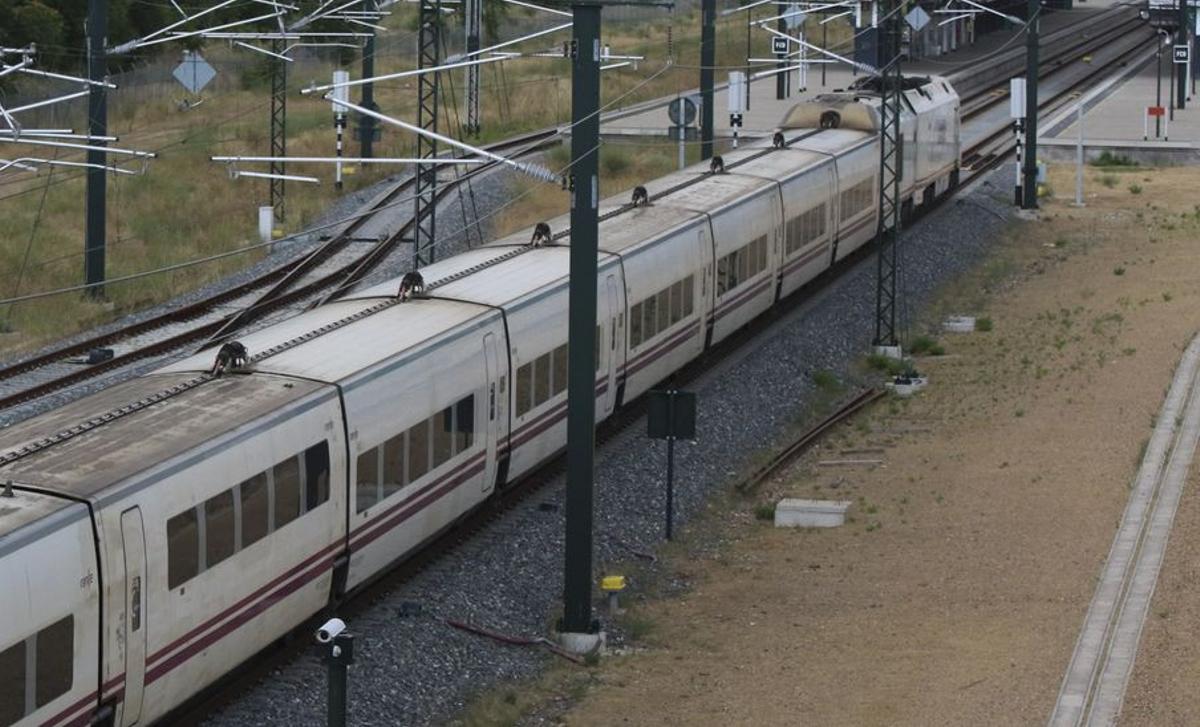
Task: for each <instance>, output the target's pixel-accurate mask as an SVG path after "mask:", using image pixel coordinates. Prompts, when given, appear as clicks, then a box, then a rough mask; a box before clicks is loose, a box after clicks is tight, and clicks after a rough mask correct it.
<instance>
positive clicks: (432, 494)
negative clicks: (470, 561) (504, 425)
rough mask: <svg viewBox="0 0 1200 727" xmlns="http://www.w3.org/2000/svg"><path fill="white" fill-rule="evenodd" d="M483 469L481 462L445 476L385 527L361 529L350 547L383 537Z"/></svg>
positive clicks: (389, 520)
mask: <svg viewBox="0 0 1200 727" xmlns="http://www.w3.org/2000/svg"><path fill="white" fill-rule="evenodd" d="M481 471H484V463H482V462H479V463H478V464H476V465H475V467H472V468H470V469H468V470H464V471H462V473H460V474H458V476H456V477H452V479H449V480H448V479H446V477H443V479H442V485H440V486H439V487H438V488H437V489H433V491H427V492H426V494H425V495H424V497H421V498H420V499H413V500H409V501H408V503H406V504H407V505H408V507H407V509H406V510H403V511H401V512H398V513H396V515H392V516H390V517H389V518H388V521H386V522H384V523H382V525H383V527H372V528H371V529H370V530H359V533H358V535H355V536H354V539H352V540H350V549H352V551H354V549H361V548H362V547H364V546H366V545H367V543H370V542H373V541H374V540H377V539H378V537H382V536H383V535H384V534H385V533H388V530H391V529H392V528H395V527H396V525H398V524H401V523H402V522H404V521H406V519H408V518H410V517H413V516H414V515H416V513H418V512H420V511H421V510H425V509H426V507H428V506H430V505H432V504H433V503H436V501H437V500H439V499H442V497H443V495H445V494H446V493H448V492H450V491H452V489H455V488H456V487H458V486H460V485H462V483H463V482H466V481H468V480H470V479H472V477H474V476H475V475H478V474H479V473H481Z"/></svg>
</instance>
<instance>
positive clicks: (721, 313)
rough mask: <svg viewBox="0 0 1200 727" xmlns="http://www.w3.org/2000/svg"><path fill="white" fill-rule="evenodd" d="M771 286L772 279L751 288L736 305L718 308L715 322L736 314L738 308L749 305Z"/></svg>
mask: <svg viewBox="0 0 1200 727" xmlns="http://www.w3.org/2000/svg"><path fill="white" fill-rule="evenodd" d="M770 285H771V279H770V278H767V279H766V280H763V281H761V282H759V283H756V284H755V285H753V286H752V287H750V288H749V289H748V290H747V291H746V292H745V293H744V294H742V296H741V298H740V299H738V301H737V302H736V303H733V302H730V303H729V304H727V305H726V306H725V307H723V308H718V309H717V314H716V315H715V316H713V322H716V321H719V320H721V319H722V318H724V317H725V316H727V315H729V314H730V313H732V312H734V311H735V310H737V309H738V308H741V307H742V305H743V304H745V303H747V302H748V301H751V300H754V298H755V296H757V295H759V294H761V293H762V292H763V291H764V290H766V289H767V288H768V287H769V286H770Z"/></svg>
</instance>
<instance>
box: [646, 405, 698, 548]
mask: <svg viewBox="0 0 1200 727" xmlns="http://www.w3.org/2000/svg"><path fill="white" fill-rule="evenodd" d="M646 397H647V399H646V429H647V432H646V434H647V436H649V437H650V438H651V439H665V440H667V512H666V516H667V540H671V538H672V536H673V531H674V521H675V440H676V439H693V440H694V439H695V438H696V393H695V392H693V391H679V390H678V389H667V390H665V391H663V390H656V391H651V392H650V393H648V394H647V395H646Z"/></svg>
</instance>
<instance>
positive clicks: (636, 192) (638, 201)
mask: <svg viewBox="0 0 1200 727" xmlns="http://www.w3.org/2000/svg"><path fill="white" fill-rule="evenodd" d="M638 205H641V206H642V207H649V206H650V193H649V192H647V191H646V188H645V187H643V186H642V185H640V184H639V185H638V186H636V187H634V188H633V206H634V207H637V206H638Z"/></svg>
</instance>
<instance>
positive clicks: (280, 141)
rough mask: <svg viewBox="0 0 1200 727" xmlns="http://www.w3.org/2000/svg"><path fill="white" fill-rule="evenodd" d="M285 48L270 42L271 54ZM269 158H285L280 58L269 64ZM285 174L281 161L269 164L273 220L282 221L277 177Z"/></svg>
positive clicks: (284, 83) (282, 43) (283, 79)
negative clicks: (273, 211)
mask: <svg viewBox="0 0 1200 727" xmlns="http://www.w3.org/2000/svg"><path fill="white" fill-rule="evenodd" d="M286 48H287V45H286V41H284V40H272V41H271V52H272V53H275V54H277V55H283V52H284V50H285V49H286ZM271 66H272V67H271V156H272V157H273V158H275V159H280V158H282V157H285V156H287V62H286V61H284V60H283V59H281V58H275V59H272V63H271ZM284 173H285V165H284V163H283V162H282V161H272V162H271V174H272V175H276V176H272V178H271V179H270V180H269V183H270V185H271V207H272V208H273V209H274V210H275V219H277V220H283V216H284V210H283V179H281V178H280V177H279V176H278V175H282V174H284Z"/></svg>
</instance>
